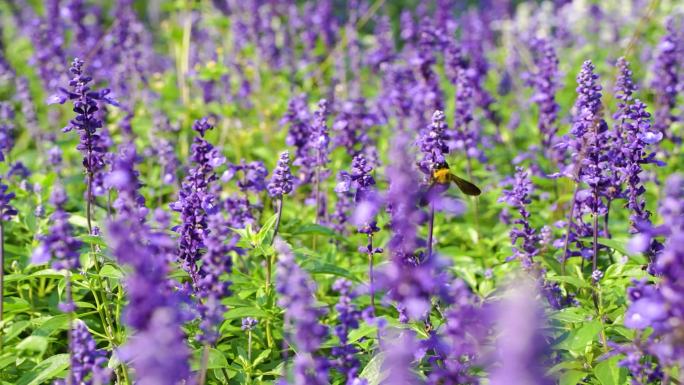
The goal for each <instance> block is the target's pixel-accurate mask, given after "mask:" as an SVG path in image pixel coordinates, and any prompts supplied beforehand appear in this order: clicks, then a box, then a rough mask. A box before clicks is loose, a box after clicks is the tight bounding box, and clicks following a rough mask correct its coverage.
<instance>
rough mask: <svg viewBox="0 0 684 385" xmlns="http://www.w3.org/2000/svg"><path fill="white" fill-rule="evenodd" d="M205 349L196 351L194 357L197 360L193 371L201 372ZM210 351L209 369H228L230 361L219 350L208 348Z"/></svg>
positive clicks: (193, 363)
mask: <svg viewBox="0 0 684 385" xmlns="http://www.w3.org/2000/svg"><path fill="white" fill-rule="evenodd" d="M204 349H205V348H200V349H197V350H195V352H194V356H195V359H194V360H193V362H192V370H199V369H200V365H201V364H202V355H203V354H204ZM207 349H209V350H208V357H207V369H221V368H227V367H228V360H226V356H225V355H224V354H223V352H221V351H220V350H218V349H214V348H207Z"/></svg>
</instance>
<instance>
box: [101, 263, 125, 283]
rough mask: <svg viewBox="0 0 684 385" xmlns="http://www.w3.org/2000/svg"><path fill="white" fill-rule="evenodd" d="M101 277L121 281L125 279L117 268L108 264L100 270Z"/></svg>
mask: <svg viewBox="0 0 684 385" xmlns="http://www.w3.org/2000/svg"><path fill="white" fill-rule="evenodd" d="M100 276H102V277H105V278H111V279H115V280H120V279H121V278H123V272H122V271H121V270H120V269H119V268H118V267H117V266H114V265H111V264H107V265H104V266H102V269H100Z"/></svg>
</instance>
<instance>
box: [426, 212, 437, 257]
mask: <svg viewBox="0 0 684 385" xmlns="http://www.w3.org/2000/svg"><path fill="white" fill-rule="evenodd" d="M434 227H435V203H434V202H430V217H429V218H428V239H427V258H430V257H431V256H432V235H433V232H434Z"/></svg>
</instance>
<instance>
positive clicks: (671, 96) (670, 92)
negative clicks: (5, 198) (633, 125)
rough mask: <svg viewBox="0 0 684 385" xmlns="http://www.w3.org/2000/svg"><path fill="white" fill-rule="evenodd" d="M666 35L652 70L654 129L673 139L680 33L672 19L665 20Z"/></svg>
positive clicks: (659, 45) (677, 89) (677, 91)
mask: <svg viewBox="0 0 684 385" xmlns="http://www.w3.org/2000/svg"><path fill="white" fill-rule="evenodd" d="M665 28H666V30H667V33H666V34H665V36H663V38H662V40H661V41H660V43H659V44H658V52H657V54H656V60H655V66H654V67H655V68H654V69H653V72H654V76H653V84H652V86H653V89H654V90H655V92H656V115H655V129H656V130H658V131H660V133H662V134H663V135H664V136H665V137H667V138H670V139H676V138H674V136H673V135H674V133H673V132H672V131H671V128H670V125H671V124H672V123H673V122H675V121H676V120H677V117H676V115H674V113H673V109H674V108H675V106H676V105H677V94H678V93H679V75H678V73H679V71H678V68H679V66H680V63H681V60H680V59H679V58H678V55H680V53H679V52H680V51H681V48H680V47H681V45H682V43H681V33H680V32H679V30H678V28H677V24H676V21H675V19H674V18H670V19H668V20H667V23H666V25H665Z"/></svg>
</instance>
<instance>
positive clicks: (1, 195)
mask: <svg viewBox="0 0 684 385" xmlns="http://www.w3.org/2000/svg"><path fill="white" fill-rule="evenodd" d="M12 199H14V193H8V192H7V185H5V184H3V183H2V178H1V177H0V324H2V322H3V319H4V318H3V311H4V302H5V222H7V221H9V220H11V219H12V217H14V216H15V215H17V210H16V209H15V208H14V206H12V204H11V201H12ZM2 330H3V329H2V328H0V352H2V348H3V344H2V341H3V335H2V334H3V333H2Z"/></svg>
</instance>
